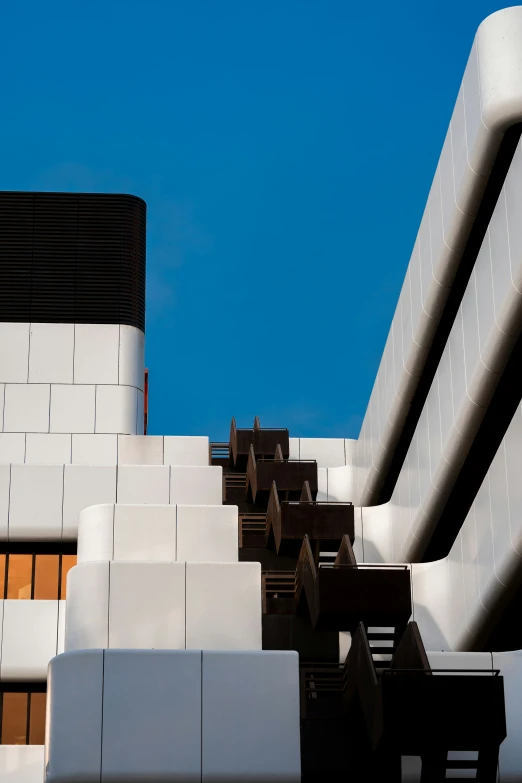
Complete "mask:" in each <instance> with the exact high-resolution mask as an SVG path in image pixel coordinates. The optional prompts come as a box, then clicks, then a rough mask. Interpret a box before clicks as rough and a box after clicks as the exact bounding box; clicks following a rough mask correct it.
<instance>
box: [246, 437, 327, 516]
mask: <svg viewBox="0 0 522 783" xmlns="http://www.w3.org/2000/svg"><path fill="white" fill-rule="evenodd" d="M305 481H308V484H309V486H310V493H311V496H312V499H313V500H315V498H316V497H317V462H316V461H315V460H293V459H285V458H284V456H283V452H282V449H281V447H280V446H279V444H278V445H277V446H276V449H275V454H274V456H273V457H272V458H270V459H268V458H266V457H262V458H261V459H257V458H256V455H255V453H254V447H253V446H252V445H251V446H250V453H249V457H248V464H247V500H248V502H250V503H255V504H256V506H259V507H263V508H266V507H267V505H268V499H269V497H270V491H271V489H272V484H273V483H274V482H275V483H276V485H277V488H278V493H279V496H280V498H281V499H282V500H299V498H300V497H301V492H302V489H303V484H304V483H305Z"/></svg>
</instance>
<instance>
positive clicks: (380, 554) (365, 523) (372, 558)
mask: <svg viewBox="0 0 522 783" xmlns="http://www.w3.org/2000/svg"><path fill="white" fill-rule="evenodd" d="M361 512H362V535H363V547H364V562H365V563H386V562H390V561H392V560H393V542H392V524H391V508H390V504H389V503H383V504H382V505H380V506H367V507H363V508H361Z"/></svg>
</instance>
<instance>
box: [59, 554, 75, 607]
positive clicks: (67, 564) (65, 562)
mask: <svg viewBox="0 0 522 783" xmlns="http://www.w3.org/2000/svg"><path fill="white" fill-rule="evenodd" d="M75 565H76V555H62V584H61V592H60V598H61V599H62V600H63V599H64V598H66V597H67V574H68V573H69V571H70V570H71V568H72V567H73V566H75Z"/></svg>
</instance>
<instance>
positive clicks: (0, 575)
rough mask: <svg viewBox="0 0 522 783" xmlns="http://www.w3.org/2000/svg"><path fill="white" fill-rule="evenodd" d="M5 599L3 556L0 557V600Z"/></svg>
mask: <svg viewBox="0 0 522 783" xmlns="http://www.w3.org/2000/svg"><path fill="white" fill-rule="evenodd" d="M4 597H5V555H0V599H2V598H4Z"/></svg>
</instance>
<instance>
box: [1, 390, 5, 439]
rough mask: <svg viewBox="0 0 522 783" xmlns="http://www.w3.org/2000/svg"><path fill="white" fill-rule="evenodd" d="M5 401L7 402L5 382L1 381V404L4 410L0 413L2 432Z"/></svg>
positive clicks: (2, 428) (2, 429)
mask: <svg viewBox="0 0 522 783" xmlns="http://www.w3.org/2000/svg"><path fill="white" fill-rule="evenodd" d="M4 402H5V383H0V406H1V408H2V411H1V413H0V426H1V429H0V432H3V431H4Z"/></svg>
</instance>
